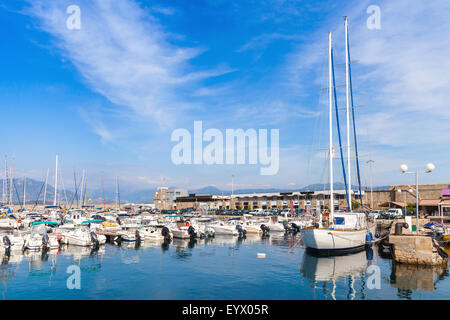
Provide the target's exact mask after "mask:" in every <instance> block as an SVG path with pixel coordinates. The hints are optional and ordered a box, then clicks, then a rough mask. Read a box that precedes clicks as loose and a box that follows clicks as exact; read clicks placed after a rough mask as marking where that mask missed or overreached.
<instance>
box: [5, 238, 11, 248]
mask: <svg viewBox="0 0 450 320" xmlns="http://www.w3.org/2000/svg"><path fill="white" fill-rule="evenodd" d="M3 244H4V245H5V247H6V248H10V247H11V240H9V237H8V236H4V237H3Z"/></svg>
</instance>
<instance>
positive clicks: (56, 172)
mask: <svg viewBox="0 0 450 320" xmlns="http://www.w3.org/2000/svg"><path fill="white" fill-rule="evenodd" d="M57 195H58V155H56V166H55V199H54V200H53V205H54V206H56V204H57Z"/></svg>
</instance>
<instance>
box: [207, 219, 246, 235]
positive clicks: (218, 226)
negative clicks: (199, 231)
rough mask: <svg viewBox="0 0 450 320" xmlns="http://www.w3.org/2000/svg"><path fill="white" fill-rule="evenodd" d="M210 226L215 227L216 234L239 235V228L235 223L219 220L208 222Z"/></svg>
mask: <svg viewBox="0 0 450 320" xmlns="http://www.w3.org/2000/svg"><path fill="white" fill-rule="evenodd" d="M208 227H210V228H212V229H214V231H215V234H216V235H223V236H237V235H239V230H238V229H237V228H236V224H235V223H231V222H229V223H226V222H224V221H217V222H215V223H212V224H208Z"/></svg>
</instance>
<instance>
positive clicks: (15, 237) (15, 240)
mask: <svg viewBox="0 0 450 320" xmlns="http://www.w3.org/2000/svg"><path fill="white" fill-rule="evenodd" d="M1 238H2V241H1V242H0V248H2V249H4V250H10V251H22V250H23V249H24V246H25V240H24V238H23V236H22V235H21V234H18V233H14V234H3V235H1Z"/></svg>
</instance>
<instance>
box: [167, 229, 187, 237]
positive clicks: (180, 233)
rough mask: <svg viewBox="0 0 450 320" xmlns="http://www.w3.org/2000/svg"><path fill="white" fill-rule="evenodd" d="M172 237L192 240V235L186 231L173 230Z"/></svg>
mask: <svg viewBox="0 0 450 320" xmlns="http://www.w3.org/2000/svg"><path fill="white" fill-rule="evenodd" d="M170 231H171V232H172V235H173V237H174V238H177V239H190V238H191V235H190V234H189V233H188V231H187V228H186V229H171V230H170Z"/></svg>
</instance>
